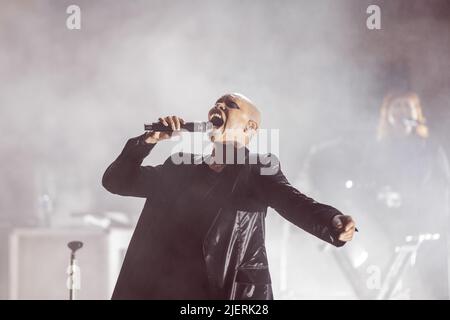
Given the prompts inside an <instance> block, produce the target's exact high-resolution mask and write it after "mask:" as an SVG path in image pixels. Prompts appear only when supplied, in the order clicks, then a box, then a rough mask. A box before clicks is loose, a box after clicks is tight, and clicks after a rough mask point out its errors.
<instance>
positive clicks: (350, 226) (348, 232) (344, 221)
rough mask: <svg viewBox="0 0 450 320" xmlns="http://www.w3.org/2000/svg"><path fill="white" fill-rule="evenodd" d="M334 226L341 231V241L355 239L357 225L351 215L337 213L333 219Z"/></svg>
mask: <svg viewBox="0 0 450 320" xmlns="http://www.w3.org/2000/svg"><path fill="white" fill-rule="evenodd" d="M332 225H333V227H334V228H335V229H336V230H338V232H339V240H340V241H344V242H347V241H350V240H352V239H353V235H354V233H355V229H356V225H355V221H353V218H352V217H351V216H346V215H337V216H335V217H334V218H333V220H332Z"/></svg>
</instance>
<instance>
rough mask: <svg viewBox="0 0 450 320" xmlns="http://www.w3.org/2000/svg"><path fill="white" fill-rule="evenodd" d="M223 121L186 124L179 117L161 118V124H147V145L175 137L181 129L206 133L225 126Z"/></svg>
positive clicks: (215, 118)
mask: <svg viewBox="0 0 450 320" xmlns="http://www.w3.org/2000/svg"><path fill="white" fill-rule="evenodd" d="M223 123H224V122H223V120H222V119H221V118H218V117H213V118H212V120H211V121H208V122H185V121H184V120H183V119H181V118H180V117H177V116H168V117H165V118H159V122H155V123H152V124H145V125H144V129H145V130H146V131H149V132H148V135H147V138H146V140H145V142H146V143H156V142H158V141H160V140H165V139H169V138H171V137H173V134H174V132H175V133H177V132H179V131H180V130H181V129H184V130H186V131H189V132H205V131H208V130H211V129H212V128H214V127H216V128H219V127H221V126H222V125H223Z"/></svg>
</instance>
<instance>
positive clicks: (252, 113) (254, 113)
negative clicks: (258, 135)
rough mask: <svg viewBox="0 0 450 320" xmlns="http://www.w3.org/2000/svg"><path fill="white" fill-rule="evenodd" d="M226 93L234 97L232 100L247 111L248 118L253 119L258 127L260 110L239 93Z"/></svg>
mask: <svg viewBox="0 0 450 320" xmlns="http://www.w3.org/2000/svg"><path fill="white" fill-rule="evenodd" d="M227 95H228V96H230V97H232V98H233V99H234V101H235V102H236V103H237V104H238V105H239V106H240V107H241V109H242V111H244V112H245V113H247V115H248V118H249V120H252V121H254V122H255V123H256V125H257V128H259V127H260V125H261V112H260V111H259V110H258V108H257V107H256V106H255V104H254V103H253V102H252V101H251V100H250V99H249V98H247V97H246V96H244V95H243V94H241V93H229V94H227ZM227 95H225V96H227Z"/></svg>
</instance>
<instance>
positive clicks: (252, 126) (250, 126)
mask: <svg viewBox="0 0 450 320" xmlns="http://www.w3.org/2000/svg"><path fill="white" fill-rule="evenodd" d="M247 130H253V131H254V132H256V130H258V124H257V123H256V122H255V121H253V120H248V122H247V126H246V127H245V131H247Z"/></svg>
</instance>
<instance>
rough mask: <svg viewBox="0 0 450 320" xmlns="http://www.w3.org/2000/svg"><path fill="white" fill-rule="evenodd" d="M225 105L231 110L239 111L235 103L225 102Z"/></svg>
mask: <svg viewBox="0 0 450 320" xmlns="http://www.w3.org/2000/svg"><path fill="white" fill-rule="evenodd" d="M226 105H227V107H228V108H231V109H239V106H238V105H237V103H236V102H233V101H227V103H226Z"/></svg>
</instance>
